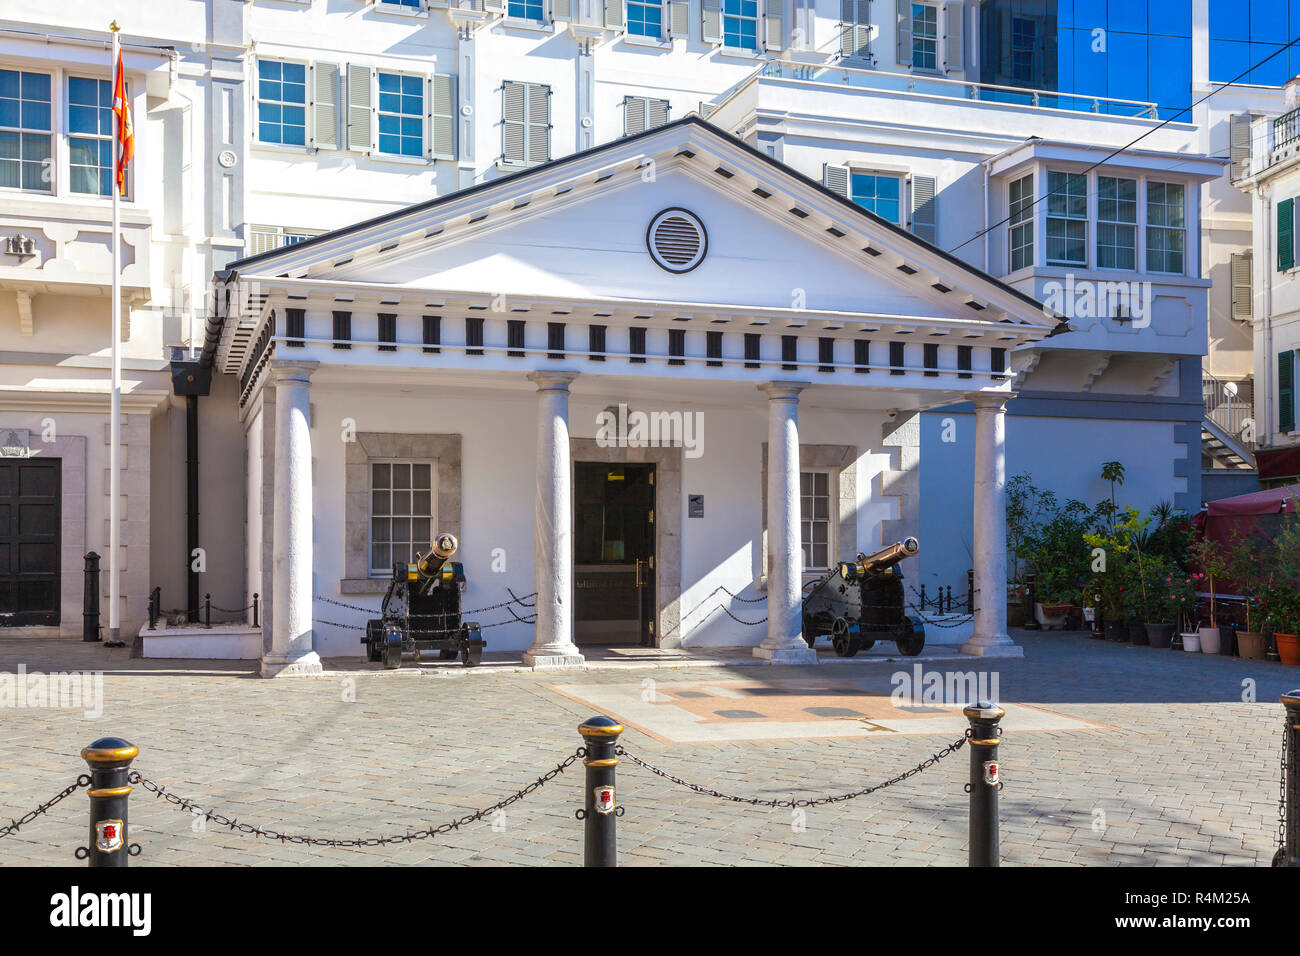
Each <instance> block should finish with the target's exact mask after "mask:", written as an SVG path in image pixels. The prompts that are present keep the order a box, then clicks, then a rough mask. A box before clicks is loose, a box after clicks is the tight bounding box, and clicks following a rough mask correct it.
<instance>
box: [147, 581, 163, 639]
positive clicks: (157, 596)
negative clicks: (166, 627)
mask: <svg viewBox="0 0 1300 956" xmlns="http://www.w3.org/2000/svg"><path fill="white" fill-rule="evenodd" d="M161 616H162V587H161V586H159V587H156V588H154V589H153V590H152V591H150V592H149V630H151V631H156V630H158V618H159V617H161Z"/></svg>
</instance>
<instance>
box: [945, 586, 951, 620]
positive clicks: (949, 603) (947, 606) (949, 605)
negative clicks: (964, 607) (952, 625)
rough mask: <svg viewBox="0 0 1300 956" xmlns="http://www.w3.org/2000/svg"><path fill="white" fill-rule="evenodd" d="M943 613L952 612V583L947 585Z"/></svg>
mask: <svg viewBox="0 0 1300 956" xmlns="http://www.w3.org/2000/svg"><path fill="white" fill-rule="evenodd" d="M944 613H945V614H951V613H952V585H951V584H950V585H948V601H947V603H946V604H945V606H944Z"/></svg>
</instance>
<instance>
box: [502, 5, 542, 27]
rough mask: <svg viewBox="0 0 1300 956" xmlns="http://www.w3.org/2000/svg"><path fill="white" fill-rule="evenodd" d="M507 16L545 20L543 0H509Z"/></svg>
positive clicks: (519, 18)
mask: <svg viewBox="0 0 1300 956" xmlns="http://www.w3.org/2000/svg"><path fill="white" fill-rule="evenodd" d="M506 16H508V17H514V18H515V19H517V20H537V21H539V22H540V21H541V20H543V19H544V18H545V17H544V14H543V13H542V0H508V2H507V3H506Z"/></svg>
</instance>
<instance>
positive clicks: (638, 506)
mask: <svg viewBox="0 0 1300 956" xmlns="http://www.w3.org/2000/svg"><path fill="white" fill-rule="evenodd" d="M573 473H574V474H573V477H574V481H573V490H574V495H573V504H574V508H573V514H574V517H573V591H574V614H573V639H574V641H575V642H576V643H577V644H579V645H584V644H585V645H593V644H604V645H615V644H617V645H635V644H640V645H642V646H646V647H652V646H654V644H655V608H656V604H655V466H654V465H653V464H640V463H639V464H610V463H605V462H587V461H579V462H575V463H574V466H573Z"/></svg>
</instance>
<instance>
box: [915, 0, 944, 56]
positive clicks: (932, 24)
mask: <svg viewBox="0 0 1300 956" xmlns="http://www.w3.org/2000/svg"><path fill="white" fill-rule="evenodd" d="M912 66H913V67H915V68H916V69H918V70H937V69H938V68H939V8H938V7H937V6H935V5H932V4H929V3H914V4H912Z"/></svg>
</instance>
